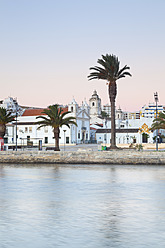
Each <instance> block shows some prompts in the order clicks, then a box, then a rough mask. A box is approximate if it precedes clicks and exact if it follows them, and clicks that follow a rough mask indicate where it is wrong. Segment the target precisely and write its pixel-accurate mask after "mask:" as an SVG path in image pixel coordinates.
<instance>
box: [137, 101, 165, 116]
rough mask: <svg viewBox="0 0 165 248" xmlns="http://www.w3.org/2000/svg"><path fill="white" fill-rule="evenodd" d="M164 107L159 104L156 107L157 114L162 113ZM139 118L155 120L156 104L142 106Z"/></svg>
mask: <svg viewBox="0 0 165 248" xmlns="http://www.w3.org/2000/svg"><path fill="white" fill-rule="evenodd" d="M163 110H164V106H163V105H161V104H158V106H157V113H158V114H159V113H160V112H163ZM140 116H141V117H146V118H155V117H156V104H155V103H149V104H148V105H144V106H143V107H142V109H141V111H140Z"/></svg>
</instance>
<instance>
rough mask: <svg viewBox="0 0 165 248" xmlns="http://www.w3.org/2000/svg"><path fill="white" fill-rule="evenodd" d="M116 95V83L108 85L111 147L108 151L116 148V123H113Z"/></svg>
mask: <svg viewBox="0 0 165 248" xmlns="http://www.w3.org/2000/svg"><path fill="white" fill-rule="evenodd" d="M116 95H117V85H116V82H111V83H109V98H110V103H111V146H110V149H117V146H116V123H115V99H116Z"/></svg>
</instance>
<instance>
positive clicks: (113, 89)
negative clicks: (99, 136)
mask: <svg viewBox="0 0 165 248" xmlns="http://www.w3.org/2000/svg"><path fill="white" fill-rule="evenodd" d="M97 63H98V64H99V65H101V67H99V66H95V67H91V68H90V70H93V71H94V72H91V73H90V75H89V76H88V78H89V80H92V79H103V80H107V81H108V83H107V84H108V93H109V99H110V104H111V147H110V148H111V149H116V148H117V147H116V126H115V100H116V95H117V84H116V81H117V80H118V79H120V78H123V77H125V76H131V74H130V73H129V72H128V71H127V70H129V69H130V67H128V66H127V65H125V66H124V67H123V68H122V69H120V68H119V65H120V62H119V60H118V57H116V56H115V55H109V54H106V55H102V59H98V61H97Z"/></svg>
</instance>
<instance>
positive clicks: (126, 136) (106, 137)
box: [96, 118, 155, 144]
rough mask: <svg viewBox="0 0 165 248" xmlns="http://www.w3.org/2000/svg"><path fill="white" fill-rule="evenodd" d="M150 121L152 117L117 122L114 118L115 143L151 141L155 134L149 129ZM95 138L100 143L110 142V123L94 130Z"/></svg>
mask: <svg viewBox="0 0 165 248" xmlns="http://www.w3.org/2000/svg"><path fill="white" fill-rule="evenodd" d="M152 121H153V119H148V118H140V119H130V120H122V121H121V122H120V123H119V122H117V120H116V144H130V143H139V144H140V143H153V137H154V135H155V134H154V133H152V132H151V131H150V130H149V129H150V127H151V125H152ZM96 139H97V142H100V143H101V142H102V143H110V140H111V129H110V123H108V125H107V128H105V126H104V127H103V128H102V129H98V130H97V131H96Z"/></svg>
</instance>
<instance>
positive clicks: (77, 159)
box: [0, 150, 165, 165]
mask: <svg viewBox="0 0 165 248" xmlns="http://www.w3.org/2000/svg"><path fill="white" fill-rule="evenodd" d="M0 163H1V164H2V163H3V164H4V163H8V164H34V163H35V164H43V163H49V164H142V165H148V164H151V165H165V152H159V151H158V152H156V151H141V152H139V151H135V150H117V151H70V152H69V151H65V152H64V151H60V152H54V151H1V152H0Z"/></svg>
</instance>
